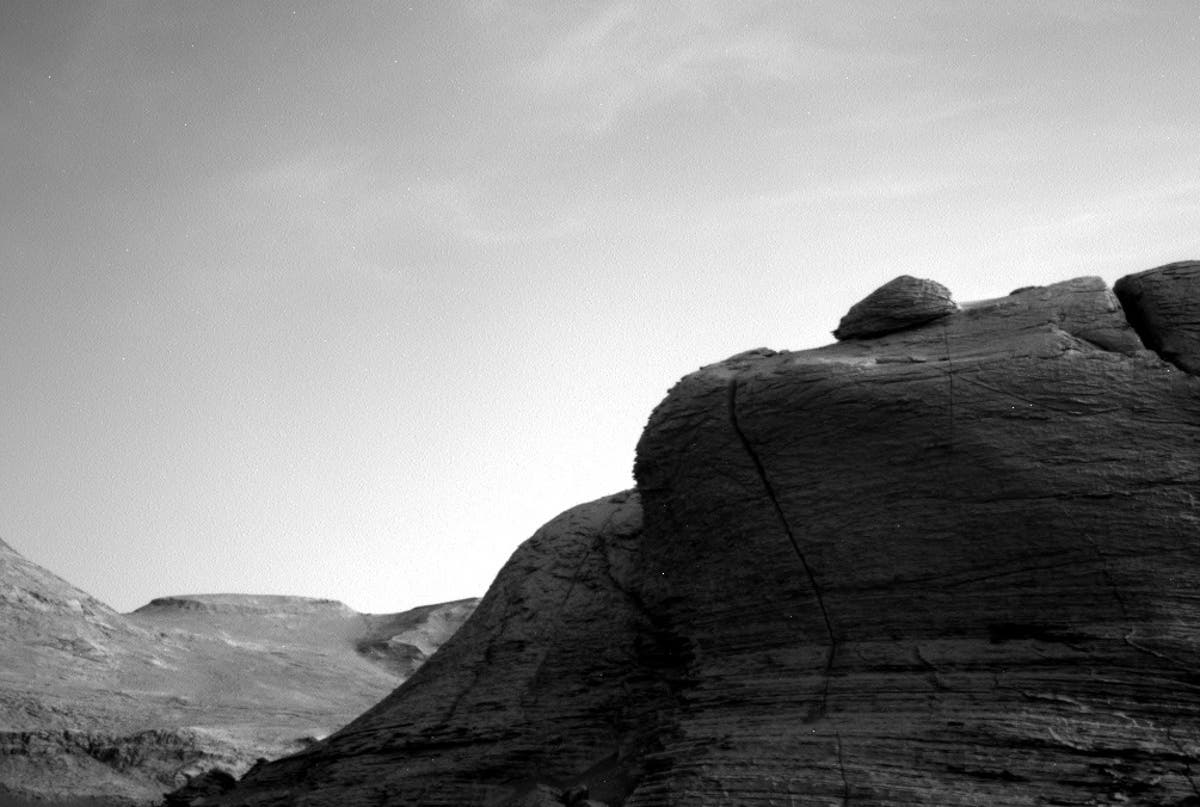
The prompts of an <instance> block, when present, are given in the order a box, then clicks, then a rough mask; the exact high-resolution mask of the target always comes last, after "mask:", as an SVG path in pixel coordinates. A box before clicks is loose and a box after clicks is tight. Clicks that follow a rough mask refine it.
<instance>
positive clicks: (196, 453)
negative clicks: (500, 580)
mask: <svg viewBox="0 0 1200 807" xmlns="http://www.w3.org/2000/svg"><path fill="white" fill-rule="evenodd" d="M1198 33H1200V6H1197V4H1196V3H1195V2H1194V0H1180V2H1149V0H1147V2H1136V3H1133V2H1130V3H1124V2H1103V0H1097V1H1096V2H1069V1H1066V0H1055V2H1052V3H1047V2H1040V1H1038V2H1033V1H1031V2H987V3H984V2H979V3H967V2H932V1H931V2H904V3H900V2H895V3H889V2H882V1H881V0H867V1H864V2H848V1H847V0H832V1H831V2H781V3H767V2H748V0H736V2H735V1H731V2H664V1H663V0H655V1H654V2H644V3H641V2H587V3H583V2H580V3H563V2H558V1H557V0H544V2H515V1H514V2H506V0H487V1H486V2H485V1H484V0H477V1H475V2H457V1H456V0H431V1H430V2H416V3H402V2H387V3H366V2H361V0H355V2H353V3H349V2H345V3H333V4H326V3H285V2H270V3H262V2H257V3H256V2H154V3H139V2H120V3H104V2H89V3H68V2H45V1H44V0H36V2H15V1H14V0H2V1H0V378H2V379H3V381H2V382H0V452H2V453H0V537H3V538H4V540H6V541H8V542H9V543H10V544H12V545H13V546H14V547H15V548H16V549H18V550H19V551H21V552H22V553H24V554H25V555H26V556H28V557H29V558H30V559H31V560H34V561H35V562H38V563H41V564H42V565H44V566H46V567H48V568H50V569H51V570H52V571H54V572H56V573H58V574H60V575H62V576H64V577H66V578H67V579H68V580H70V581H71V582H73V583H75V584H76V585H78V586H80V587H82V588H84V589H86V590H88V591H90V592H91V593H93V594H95V595H96V596H98V597H100V598H101V599H103V600H105V601H106V602H108V603H110V604H111V605H113V606H114V607H116V608H118V609H121V610H129V609H132V608H134V607H137V606H138V605H140V604H142V603H144V602H145V601H147V600H149V599H150V598H152V597H154V596H160V595H166V594H181V593H198V592H213V591H244V592H255V593H292V594H303V595H310V596H323V597H333V598H337V599H341V600H344V601H345V602H347V603H349V604H350V605H351V606H353V607H355V608H357V609H359V610H366V611H375V612H380V611H395V610H400V609H402V608H406V607H410V606H414V605H417V604H420V603H424V602H435V601H441V600H448V599H454V598H458V597H465V596H470V595H477V594H482V593H483V592H484V590H485V589H486V588H487V585H488V584H489V582H490V581H491V578H492V577H493V575H494V574H495V572H496V571H497V570H498V569H499V567H500V565H501V564H502V563H503V562H504V560H505V559H506V558H507V557H508V555H509V554H510V553H511V552H512V550H513V549H514V548H515V547H516V546H517V544H518V543H519V542H520V541H522V540H524V539H525V538H526V537H528V536H529V535H530V534H531V533H532V532H533V531H534V530H535V529H536V528H537V527H538V526H539V525H541V524H542V523H543V522H545V521H547V520H549V519H550V518H551V517H552V516H554V515H555V514H557V513H558V512H560V511H562V510H564V509H566V508H567V507H569V506H571V505H573V504H576V503H578V502H581V501H586V500H590V499H593V498H596V497H598V496H601V495H604V494H606V493H610V492H614V491H617V490H621V489H623V488H625V487H628V486H630V485H631V484H632V479H631V474H630V469H631V465H632V460H633V450H634V445H635V443H636V441H637V439H638V435H639V433H640V431H641V429H642V427H643V425H644V424H645V421H646V418H647V416H648V415H649V413H650V410H651V409H652V408H653V407H654V405H655V404H656V403H657V402H658V401H659V400H660V399H661V398H662V397H663V395H664V394H665V392H666V390H667V389H668V387H669V386H670V385H671V384H673V383H674V382H675V381H676V380H677V379H678V378H679V377H680V376H682V375H683V374H685V373H687V372H690V371H692V370H694V369H695V368H697V367H698V366H700V365H701V364H706V363H709V362H712V361H716V360H719V359H722V358H724V357H726V356H728V355H730V354H733V353H736V352H739V351H741V350H744V349H748V348H752V347H758V346H764V345H765V346H768V347H773V348H776V349H798V348H806V347H814V346H817V345H820V344H824V343H826V342H829V341H831V337H830V336H829V331H830V330H832V328H833V327H835V326H836V325H837V321H838V318H839V317H840V316H841V315H842V314H843V313H844V312H845V310H846V309H847V308H848V307H849V306H850V305H851V304H852V303H854V302H855V301H856V300H858V299H860V298H861V297H862V296H864V295H865V294H866V293H868V292H869V291H871V290H872V289H873V288H875V287H876V286H878V285H880V284H881V283H883V282H885V281H887V280H889V279H891V278H892V277H894V276H896V275H899V274H905V273H907V274H915V275H918V276H923V277H930V278H933V279H936V280H940V281H942V282H943V283H946V284H947V285H948V286H950V288H951V290H952V291H953V292H954V293H955V296H956V298H957V299H959V300H970V299H979V298H984V297H989V296H998V295H1001V294H1005V293H1007V292H1008V291H1010V290H1011V289H1013V288H1015V287H1018V286H1025V285H1031V284H1037V283H1045V282H1052V281H1056V280H1062V279H1066V278H1069V277H1073V276H1077V275H1082V274H1099V275H1101V276H1103V277H1104V278H1106V279H1107V280H1108V281H1109V282H1112V281H1113V280H1115V279H1116V278H1117V277H1119V276H1120V275H1122V274H1124V273H1127V272H1132V271H1138V270H1142V269H1147V268H1150V267H1152V266H1155V265H1158V264H1160V263H1165V262H1168V261H1171V260H1177V259H1183V258H1198V257H1200V243H1198V242H1200V104H1198V103H1197V98H1200V41H1198V39H1197V35H1198Z"/></svg>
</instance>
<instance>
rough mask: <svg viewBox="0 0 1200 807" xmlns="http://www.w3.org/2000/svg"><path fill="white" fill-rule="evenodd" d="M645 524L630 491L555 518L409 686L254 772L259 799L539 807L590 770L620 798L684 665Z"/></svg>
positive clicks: (596, 782)
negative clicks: (651, 573) (675, 648)
mask: <svg viewBox="0 0 1200 807" xmlns="http://www.w3.org/2000/svg"><path fill="white" fill-rule="evenodd" d="M640 535H641V509H640V507H639V504H638V499H637V496H636V494H631V493H624V494H618V495H616V496H611V497H607V498H604V499H600V500H598V501H595V502H591V503H589V504H585V505H580V506H579V507H576V508H574V509H572V510H570V511H568V512H566V513H564V514H562V515H561V516H559V517H558V518H556V519H554V520H552V521H551V522H549V523H548V524H547V525H546V526H545V527H543V528H542V529H541V530H539V531H538V533H537V534H536V535H534V536H533V537H532V538H530V539H529V540H528V541H527V542H525V543H524V544H523V545H522V546H521V548H520V549H518V550H517V552H516V553H515V554H514V555H513V557H512V558H511V559H510V560H509V561H508V563H507V564H506V565H505V567H504V568H503V569H502V570H501V572H500V574H499V575H498V576H497V578H496V582H495V583H494V584H493V585H492V587H491V589H490V590H489V591H488V593H487V596H485V597H484V599H483V600H482V602H481V603H480V604H479V607H478V609H477V610H476V611H475V614H474V615H473V616H472V617H471V619H469V620H468V621H467V623H466V624H465V625H464V626H463V628H462V629H461V630H460V631H459V632H458V633H457V634H455V636H454V637H453V638H452V639H451V640H450V641H449V642H447V643H446V645H445V646H444V647H442V649H441V650H440V651H439V652H438V653H437V655H435V656H434V657H433V658H432V659H431V660H430V661H429V663H428V664H426V665H425V666H424V667H422V668H421V669H420V670H419V671H418V672H417V673H416V674H415V675H414V676H413V678H412V679H411V680H410V681H409V682H408V683H407V685H406V686H404V687H402V688H401V689H399V690H397V691H396V692H395V693H393V694H392V695H391V696H389V697H388V698H387V699H385V700H384V701H383V702H382V703H380V704H379V705H378V706H376V707H375V708H373V709H372V710H370V711H369V712H367V713H366V714H365V715H363V716H362V717H361V718H359V719H358V720H356V721H354V722H353V723H352V724H350V725H349V726H347V727H346V728H344V729H343V730H342V731H340V732H338V733H337V734H335V735H333V736H332V737H330V738H328V739H327V740H325V741H323V742H321V743H319V744H317V745H315V746H313V748H311V749H309V750H308V751H306V752H303V753H301V754H298V755H296V756H293V757H291V758H290V759H286V760H282V761H280V762H277V763H273V764H270V765H267V766H265V767H263V768H262V769H260V770H258V771H256V772H255V773H254V774H253V775H251V776H248V777H247V778H246V781H247V782H249V781H253V782H254V783H255V788H256V795H255V799H256V800H258V801H260V802H261V803H271V804H281V805H282V804H293V803H304V802H305V801H307V800H313V801H315V802H317V803H327V804H339V805H369V804H380V803H389V804H420V805H426V807H435V806H436V805H445V806H446V807H451V805H453V807H462V806H463V805H469V804H501V803H503V804H514V805H515V804H519V803H520V804H524V803H529V804H534V803H540V802H539V799H541V800H543V801H544V800H545V799H547V798H555V797H557V794H558V793H559V792H561V790H562V789H563V788H565V787H566V786H568V785H571V784H574V783H576V782H577V781H578V780H580V779H583V778H586V779H587V780H589V781H590V782H592V786H591V793H592V794H593V796H594V797H595V798H601V797H608V798H613V797H621V796H623V795H624V794H625V793H626V792H627V790H628V789H629V787H630V784H629V779H631V778H634V777H636V776H637V775H638V773H639V771H638V770H636V769H635V767H631V766H627V765H626V764H625V763H626V762H627V761H630V760H639V759H641V758H642V757H643V756H644V755H645V753H646V751H647V750H648V748H649V747H650V746H649V745H648V744H649V743H652V738H653V737H654V736H655V735H656V734H657V731H658V729H659V728H661V726H660V725H659V723H658V722H657V720H656V718H655V717H654V716H655V714H656V713H658V712H661V711H664V710H665V709H666V707H667V705H668V704H669V703H670V689H669V685H668V684H667V683H666V679H667V678H669V676H668V675H664V673H665V672H666V671H667V669H668V667H669V666H670V665H671V664H672V663H673V662H672V660H671V657H670V654H669V653H665V652H664V651H663V649H662V647H661V642H660V641H659V640H658V639H659V637H657V635H656V627H655V625H654V623H653V620H651V619H649V618H648V616H647V615H646V614H645V613H644V611H643V609H642V607H641V605H640V603H639V602H638V599H637V595H636V593H635V592H634V591H632V590H631V588H630V587H629V581H630V580H633V579H636V577H637V575H638V574H639V572H638V570H637V569H636V568H635V565H634V564H635V552H636V550H637V547H638V545H639V539H640ZM297 785H300V786H301V787H302V788H304V789H306V790H307V789H308V788H311V789H312V792H311V793H306V794H305V795H303V796H297V795H296V794H294V793H293V792H292V789H293V788H294V787H296V786H297ZM233 796H234V797H235V799H236V798H240V796H239V795H238V794H237V792H236V791H235V793H234V794H233ZM296 799H300V801H299V802H297V801H296Z"/></svg>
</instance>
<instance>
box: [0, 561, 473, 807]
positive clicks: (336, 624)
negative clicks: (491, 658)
mask: <svg viewBox="0 0 1200 807" xmlns="http://www.w3.org/2000/svg"><path fill="white" fill-rule="evenodd" d="M473 606H474V601H473V600H466V601H462V602H458V603H447V604H444V605H440V606H426V607H423V608H418V609H414V610H413V611H409V612H404V613H401V614H386V615H369V614H359V613H356V612H355V611H353V610H351V609H350V608H348V607H346V606H345V605H343V604H342V603H339V602H333V601H329V600H313V599H307V598H302V597H255V596H245V595H198V596H188V597H168V598H162V599H159V600H155V601H154V602H152V603H150V604H149V605H147V606H145V607H143V608H140V609H138V611H136V612H134V613H132V614H126V615H122V614H119V613H117V612H115V611H113V610H112V609H111V608H109V607H108V606H107V605H105V604H104V603H102V602H100V601H98V600H96V599H95V598H93V597H91V596H89V595H88V594H87V593H85V592H83V591H80V590H79V589H77V588H75V587H73V586H71V585H70V584H69V583H67V582H66V581H64V580H62V579H61V578H58V577H56V576H55V575H53V574H51V573H50V572H48V571H47V570H45V569H43V568H41V567H40V566H38V565H37V564H34V563H32V562H30V561H29V560H27V559H26V558H24V557H22V556H21V555H20V554H18V553H17V552H16V551H14V550H13V549H12V548H11V547H9V546H8V545H7V544H3V543H0V807H2V805H3V804H4V802H5V800H7V799H13V798H15V797H17V796H32V797H38V798H39V799H46V798H52V799H63V798H67V797H75V796H85V795H86V796H90V797H98V798H101V799H103V800H105V803H112V804H117V803H131V802H134V803H136V802H140V803H148V802H150V801H157V800H158V799H159V798H160V797H161V795H162V792H163V791H164V790H167V789H170V788H173V787H177V786H178V785H180V784H183V783H184V782H185V781H186V779H187V777H188V776H192V775H195V774H197V773H200V772H202V771H205V770H207V769H209V768H212V767H215V766H219V767H223V768H227V769H229V770H231V771H235V772H237V773H241V772H243V771H245V770H246V769H247V768H248V767H249V766H250V764H251V763H252V762H254V760H256V759H257V758H258V757H260V756H278V755H281V754H285V753H290V752H292V751H296V750H300V749H301V748H303V747H305V745H306V744H307V742H310V741H311V738H312V737H313V736H314V735H322V736H323V735H325V734H327V733H329V732H331V731H333V730H334V729H336V728H337V727H339V726H341V725H343V724H345V723H346V722H348V721H349V720H350V719H351V718H353V717H355V716H356V715H358V714H360V713H361V712H362V710H363V709H365V708H367V707H368V706H370V705H371V704H373V703H375V702H377V701H378V700H379V699H380V698H381V697H383V696H384V695H386V694H387V693H388V692H390V691H391V690H392V689H393V688H394V687H395V686H396V685H397V684H398V683H400V682H401V681H402V680H403V678H404V676H405V675H407V673H408V672H410V671H411V668H412V666H414V665H419V664H420V662H421V661H423V660H424V658H425V657H426V655H428V654H429V653H431V652H432V651H433V649H435V648H436V646H437V645H438V644H439V643H440V642H441V641H444V640H445V639H446V638H448V636H449V634H450V633H452V632H453V629H454V628H455V627H456V626H457V625H458V624H460V623H461V622H462V620H463V619H465V618H466V616H467V615H468V614H469V613H470V611H471V609H472V607H473ZM364 644H366V645H371V646H372V647H374V646H376V645H380V644H382V645H383V646H384V647H385V649H386V651H387V652H381V653H374V652H371V653H365V654H364V651H363V650H362V649H361V646H362V645H364ZM401 656H402V657H403V659H402V662H401V660H400V657H401Z"/></svg>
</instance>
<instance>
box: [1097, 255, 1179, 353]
mask: <svg viewBox="0 0 1200 807" xmlns="http://www.w3.org/2000/svg"><path fill="white" fill-rule="evenodd" d="M1113 290H1114V291H1115V292H1116V293H1117V297H1119V298H1120V299H1121V304H1122V305H1124V306H1125V313H1126V315H1127V316H1128V317H1129V322H1130V324H1132V325H1133V327H1134V328H1136V329H1137V332H1138V334H1140V335H1141V337H1142V339H1143V340H1144V341H1145V343H1146V347H1148V348H1150V349H1151V350H1154V351H1156V352H1157V353H1158V354H1159V355H1160V356H1162V357H1163V359H1165V360H1166V361H1169V362H1171V363H1172V364H1174V365H1175V366H1177V367H1179V368H1180V369H1181V370H1186V371H1187V372H1189V373H1192V374H1193V375H1194V374H1197V373H1200V306H1197V305H1196V303H1195V300H1196V299H1197V298H1198V297H1200V261H1180V262H1179V263H1172V264H1167V265H1166V266H1160V267H1159V268H1157V269H1151V270H1149V271H1147V272H1141V273H1139V274H1136V275H1129V276H1128V277H1123V278H1121V279H1120V280H1119V281H1117V284H1116V286H1115V287H1114V289H1113Z"/></svg>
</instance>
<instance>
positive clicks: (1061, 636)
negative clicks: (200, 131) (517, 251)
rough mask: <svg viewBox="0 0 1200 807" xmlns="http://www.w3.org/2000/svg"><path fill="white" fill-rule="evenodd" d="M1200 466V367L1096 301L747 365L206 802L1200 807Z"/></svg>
mask: <svg viewBox="0 0 1200 807" xmlns="http://www.w3.org/2000/svg"><path fill="white" fill-rule="evenodd" d="M1142 282H1143V284H1146V283H1151V284H1157V283H1158V282H1159V281H1158V280H1156V279H1155V277H1153V276H1151V277H1150V278H1149V279H1148V280H1145V279H1144V280H1143V281H1142ZM1128 306H1129V304H1128V302H1127V303H1126V308H1128ZM1173 306H1174V308H1173V309H1172V310H1174V311H1176V312H1177V313H1176V314H1175V315H1173V316H1172V317H1171V318H1167V319H1159V320H1155V321H1154V322H1155V323H1156V324H1153V325H1151V326H1148V327H1149V328H1151V329H1154V330H1155V332H1156V333H1157V334H1158V337H1159V338H1161V339H1162V340H1163V342H1164V343H1166V342H1167V341H1168V340H1169V338H1170V337H1171V336H1172V333H1171V330H1172V328H1173V327H1174V326H1173V325H1172V323H1173V322H1179V321H1185V320H1187V318H1188V317H1191V320H1192V321H1194V320H1195V316H1196V312H1197V310H1198V309H1200V298H1197V297H1196V296H1194V295H1193V296H1191V297H1189V298H1188V299H1187V300H1185V301H1182V302H1181V301H1177V300H1176V301H1173ZM1180 311H1182V313H1178V312H1180ZM1189 312H1190V313H1189ZM1145 332H1146V331H1145V330H1143V338H1145V336H1144V334H1145ZM1198 455H1200V379H1197V378H1196V377H1195V376H1193V375H1190V374H1188V373H1184V372H1180V371H1179V370H1178V369H1177V368H1176V367H1175V366H1172V365H1171V364H1168V363H1166V362H1164V361H1163V360H1162V359H1160V358H1159V356H1158V355H1156V354H1155V353H1153V352H1151V351H1149V350H1146V349H1145V348H1144V347H1143V345H1142V342H1141V340H1140V339H1139V338H1138V336H1137V334H1135V333H1134V331H1133V330H1132V329H1131V328H1130V327H1129V325H1128V323H1127V322H1126V320H1125V316H1124V314H1123V312H1122V309H1121V306H1120V305H1119V304H1118V302H1117V300H1116V298H1115V297H1114V295H1113V294H1112V292H1110V291H1109V290H1108V289H1107V288H1106V287H1105V286H1104V284H1103V283H1102V282H1101V281H1100V280H1098V279H1093V278H1083V279H1079V280H1073V281H1069V282H1066V283H1060V284H1056V285H1053V286H1048V287H1043V288H1027V289H1022V290H1020V291H1018V292H1015V293H1014V294H1012V295H1010V296H1009V297H1005V298H1001V299H998V300H991V301H986V302H982V303H975V304H968V305H965V306H963V307H962V308H961V309H960V310H956V311H953V312H950V313H947V314H946V315H944V316H941V317H939V318H938V319H937V320H935V321H933V322H931V323H929V324H926V325H924V326H915V327H906V328H904V329H901V330H899V331H892V332H889V333H886V334H883V335H882V336H878V337H877V338H855V339H852V340H848V341H843V342H840V343H838V344H836V345H831V346H828V347H824V348H820V349H817V350H809V351H802V352H775V351H770V350H756V351H751V352H748V353H744V354H740V355H738V356H735V357H733V358H731V359H728V360H726V361H723V362H720V363H718V364H714V365H710V366H708V367H704V368H702V369H701V370H699V371H698V372H696V373H693V374H691V375H689V376H687V377H685V378H684V379H683V380H681V381H680V382H679V383H678V384H677V385H676V386H675V387H674V388H673V389H672V390H671V392H670V393H669V394H668V396H667V398H666V400H664V401H663V402H662V404H660V405H659V407H658V408H657V409H656V410H655V412H654V413H653V415H652V416H651V418H650V421H649V423H648V425H647V427H646V430H645V432H644V434H643V436H642V439H641V441H640V443H639V445H638V448H637V462H636V469H635V475H636V479H637V492H636V493H630V494H622V495H620V496H618V497H613V498H610V499H605V500H600V501H597V502H593V503H591V504H588V505H583V506H581V507H579V508H576V509H575V510H572V511H568V512H567V513H565V514H563V515H562V516H560V517H559V518H558V519H556V520H555V521H552V522H551V523H550V524H548V525H547V526H546V527H545V528H543V529H542V530H541V531H540V532H539V533H538V534H537V535H535V536H534V537H533V538H532V539H531V540H530V541H529V542H527V543H526V544H525V545H524V546H523V547H522V548H521V549H520V550H518V552H517V553H516V554H515V555H514V556H513V559H512V560H511V561H510V562H509V564H508V565H507V566H506V567H505V569H504V570H503V571H502V572H501V573H500V575H499V577H498V578H497V580H496V582H495V583H494V584H493V587H492V589H491V590H490V591H489V593H488V595H487V597H485V599H484V601H483V603H482V604H481V605H480V607H479V610H478V611H477V612H476V614H475V615H474V616H473V617H472V619H471V620H469V621H468V622H467V624H466V625H465V626H464V628H463V629H462V630H461V631H460V632H459V633H458V634H457V635H456V636H455V637H454V639H452V640H451V641H450V642H449V643H447V645H446V646H445V647H444V648H443V649H442V651H441V652H439V654H438V655H436V656H435V657H434V658H433V659H432V660H431V661H430V663H429V664H427V665H426V666H425V667H424V668H422V670H421V671H420V672H418V673H417V675H416V676H414V677H413V679H411V680H410V681H409V682H408V683H407V684H405V685H404V686H402V687H401V688H399V689H398V690H397V691H396V692H395V693H393V694H392V695H391V696H389V697H388V698H387V699H385V700H384V701H383V702H382V703H380V704H379V705H378V706H376V707H375V708H373V709H372V710H371V711H369V712H368V713H367V714H365V715H364V716H363V717H362V718H360V719H359V720H357V721H355V722H354V723H352V724H351V725H350V726H348V727H347V728H346V729H345V730H343V731H342V732H339V733H338V734H336V735H334V736H332V737H331V738H329V739H328V740H326V741H324V742H322V743H319V744H318V745H316V746H314V747H313V748H311V749H309V750H308V751H306V752H304V753H301V754H299V755H297V756H293V757H291V758H288V759H284V760H281V761H279V762H275V763H272V764H268V765H265V766H263V767H261V768H259V769H257V770H256V771H254V772H253V773H252V774H250V775H249V776H247V777H246V778H245V779H244V780H243V781H242V782H241V783H240V784H239V786H238V787H237V788H235V789H234V790H232V791H230V792H229V793H226V794H224V795H223V796H219V797H215V798H214V799H212V800H211V801H209V802H207V803H211V804H221V805H284V804H295V805H368V804H398V805H399V804H405V805H409V804H411V805H451V804H454V805H502V804H505V805H518V804H535V803H537V804H548V803H553V800H554V799H558V800H559V801H563V800H564V798H565V796H564V793H565V792H566V791H567V788H569V787H575V788H576V789H575V790H573V791H571V792H573V793H575V794H579V793H580V792H581V791H580V790H579V789H578V788H579V787H586V788H589V789H590V796H591V799H593V800H594V801H596V802H598V803H605V804H608V805H618V804H624V805H627V807H664V806H666V805H689V806H690V805H711V806H712V807H717V806H718V805H722V806H723V805H764V806H765V805H791V804H815V805H850V804H859V805H901V804H913V805H929V804H938V805H982V804H987V805H1012V806H1013V807H1016V805H1036V804H1063V805H1070V804H1077V805H1084V804H1118V803H1130V804H1145V805H1151V804H1153V805H1175V806H1176V807H1185V805H1197V804H1200V729H1198V728H1197V727H1198V726H1200V679H1197V673H1196V671H1197V670H1198V669H1200V598H1198V597H1197V596H1196V594H1195V592H1196V591H1197V590H1198V586H1200V540H1198V539H1197V535H1198V534H1200V508H1198V506H1197V498H1196V497H1197V491H1200V456H1198ZM576 797H577V798H578V795H577V796H576Z"/></svg>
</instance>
